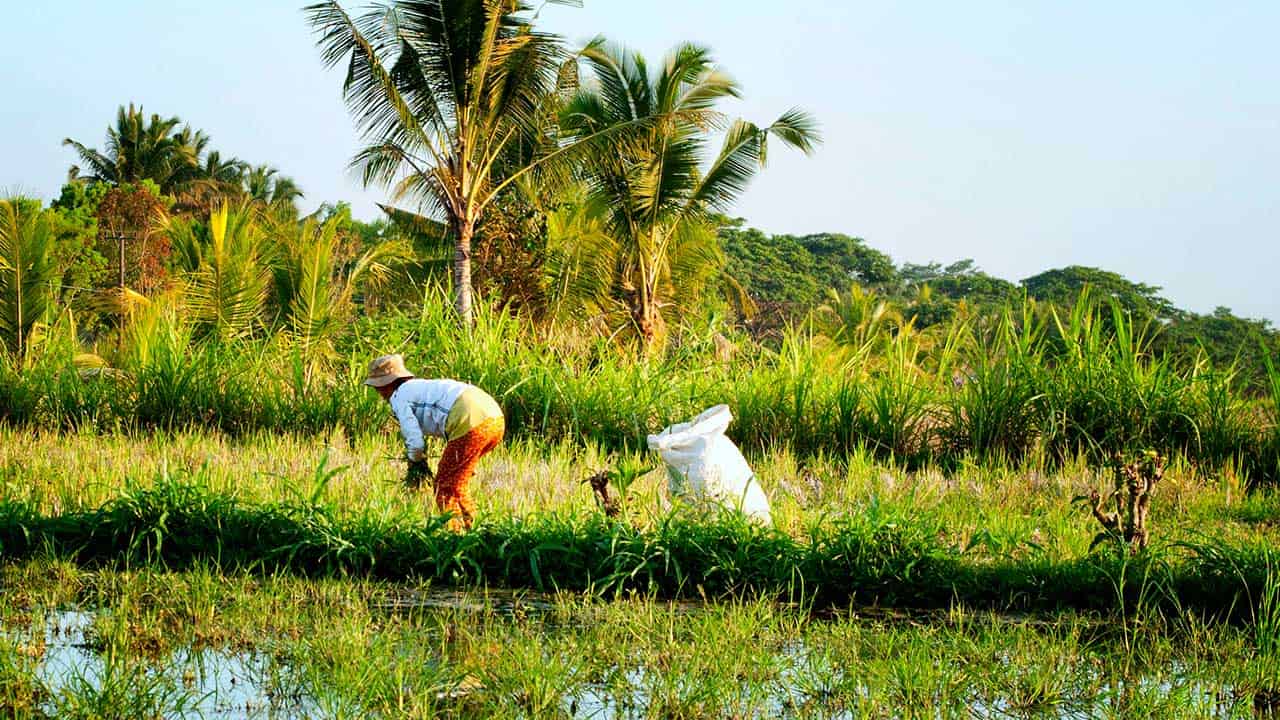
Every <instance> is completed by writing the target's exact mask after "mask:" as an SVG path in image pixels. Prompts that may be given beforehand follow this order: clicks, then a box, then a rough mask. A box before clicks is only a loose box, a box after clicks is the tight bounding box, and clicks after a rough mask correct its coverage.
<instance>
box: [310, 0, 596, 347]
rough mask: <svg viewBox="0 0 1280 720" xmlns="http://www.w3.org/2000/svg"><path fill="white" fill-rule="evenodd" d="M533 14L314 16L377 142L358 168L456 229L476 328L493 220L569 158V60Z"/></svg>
mask: <svg viewBox="0 0 1280 720" xmlns="http://www.w3.org/2000/svg"><path fill="white" fill-rule="evenodd" d="M550 1H551V2H557V3H559V4H578V3H577V1H576V0H550ZM531 10H532V8H531V6H530V5H529V4H527V3H526V2H524V0H433V1H431V2H424V1H422V0H388V1H387V2H382V3H378V4H376V5H374V6H373V7H372V8H371V9H370V10H369V11H367V12H366V13H364V14H362V15H360V16H359V17H352V16H351V15H350V14H349V13H348V12H347V11H346V10H345V9H344V8H343V6H342V4H341V3H339V2H337V0H329V1H327V2H321V3H318V4H315V5H311V6H310V7H308V8H307V13H308V17H309V20H310V23H311V25H312V26H313V27H314V28H315V30H316V32H317V35H318V40H317V44H318V45H319V47H320V48H321V51H322V55H323V58H324V62H325V63H326V64H327V65H330V66H334V65H338V64H340V63H345V64H346V66H347V76H346V82H345V83H344V86H343V93H344V95H345V97H346V99H347V103H348V106H349V107H350V110H351V113H352V115H353V117H354V119H355V122H356V124H357V126H358V127H359V128H360V129H361V131H362V132H363V133H364V135H365V137H366V139H367V141H368V143H369V144H368V146H367V147H365V148H364V149H363V150H361V151H360V152H359V153H358V154H357V155H356V157H355V158H354V159H353V160H352V165H353V167H355V168H357V169H358V171H359V172H360V173H361V174H362V177H363V179H364V182H365V184H366V185H381V186H385V187H388V188H390V189H391V190H392V194H393V197H394V198H395V199H396V200H402V199H411V200H414V201H416V202H418V203H419V205H420V207H419V208H418V209H419V210H421V211H422V214H424V215H427V216H429V217H432V218H435V219H439V220H441V221H443V222H444V223H445V224H446V225H447V226H448V229H449V231H450V234H451V236H452V239H453V243H454V251H453V270H452V275H453V285H454V304H455V307H456V310H457V313H458V316H459V318H460V320H461V321H462V322H463V323H464V324H469V323H470V320H471V306H472V284H471V253H472V241H473V237H474V235H475V232H476V229H477V227H478V226H479V224H480V223H481V221H482V219H483V217H484V214H485V211H486V210H487V209H488V208H489V207H490V206H491V205H492V204H493V203H494V201H495V200H496V199H497V198H499V197H500V196H501V195H502V193H503V191H504V190H506V189H507V188H508V187H509V186H510V184H511V183H513V182H515V181H516V180H517V179H518V178H519V177H521V176H523V175H525V174H528V173H529V172H531V171H532V170H534V169H535V168H539V167H544V166H547V165H548V164H549V161H550V160H551V159H553V158H562V157H565V156H566V155H567V154H568V148H565V147H558V148H554V149H551V147H552V146H550V145H549V144H548V142H547V140H548V138H547V136H546V131H547V130H548V127H549V126H550V125H553V124H554V123H553V122H552V120H553V118H554V107H553V105H552V103H550V102H549V101H550V100H553V99H554V97H555V95H554V93H555V90H556V89H557V87H558V83H559V80H560V79H561V69H562V63H563V60H564V57H565V56H564V52H563V49H562V45H561V43H560V40H559V38H558V37H556V36H554V35H550V34H546V33H542V32H538V31H536V30H535V29H534V27H533V15H532V13H531V12H530V11H531Z"/></svg>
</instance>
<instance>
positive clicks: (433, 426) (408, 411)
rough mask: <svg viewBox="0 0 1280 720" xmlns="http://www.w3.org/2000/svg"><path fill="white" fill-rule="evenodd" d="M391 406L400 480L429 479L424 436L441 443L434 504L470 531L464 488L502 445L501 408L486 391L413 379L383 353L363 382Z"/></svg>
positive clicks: (471, 509) (414, 483)
mask: <svg viewBox="0 0 1280 720" xmlns="http://www.w3.org/2000/svg"><path fill="white" fill-rule="evenodd" d="M364 384H365V385H368V386H370V387H372V388H374V389H375V390H377V391H378V394H379V395H381V396H382V398H383V399H384V400H386V401H387V402H388V403H389V404H390V405H391V412H392V413H394V414H395V416H396V420H398V421H399V422H400V434H401V435H403V436H404V447H405V453H406V455H407V456H408V458H409V472H408V474H407V475H406V476H405V482H406V483H407V484H408V485H409V486H410V487H412V488H414V489H417V488H418V487H420V486H421V483H422V479H423V478H424V477H430V476H431V470H430V467H429V466H428V465H427V459H426V436H428V435H431V436H434V437H438V438H443V439H444V440H445V441H446V444H445V446H444V455H443V456H442V457H441V458H440V466H439V467H438V468H437V470H436V474H435V486H436V487H435V489H436V506H437V507H438V508H439V510H440V512H443V513H450V514H452V515H453V517H452V518H450V520H449V527H450V528H451V529H454V530H457V529H459V528H470V527H471V522H472V518H473V517H474V515H475V505H474V504H472V502H471V493H470V491H469V486H470V484H471V476H472V475H473V474H474V473H475V469H476V464H477V463H478V462H479V461H480V458H482V457H484V456H485V455H487V454H488V453H490V452H492V451H493V449H494V448H496V447H497V446H498V444H499V443H501V442H502V435H503V432H504V430H505V428H506V424H505V420H504V419H503V415H502V408H500V407H498V403H497V402H496V401H495V400H494V399H493V398H492V397H490V396H489V394H488V393H486V392H485V391H483V390H481V389H480V388H478V387H476V386H474V385H468V384H467V383H464V382H459V381H457V380H444V379H441V380H426V379H421V378H416V377H414V376H413V373H411V372H409V371H408V370H407V369H405V366H404V358H403V357H401V356H400V355H383V356H382V357H379V358H377V359H376V360H374V361H373V362H372V363H370V365H369V377H368V379H366V380H365V381H364Z"/></svg>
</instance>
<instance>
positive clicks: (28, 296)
mask: <svg viewBox="0 0 1280 720" xmlns="http://www.w3.org/2000/svg"><path fill="white" fill-rule="evenodd" d="M51 225H52V223H51V222H50V216H49V214H48V213H46V212H45V211H44V210H43V209H42V208H41V207H40V203H39V201H36V200H29V199H27V198H22V197H15V198H8V199H4V200H0V343H2V344H3V346H4V348H5V349H6V350H7V351H9V352H12V353H13V354H14V355H15V356H16V357H17V358H18V359H19V360H20V361H21V360H24V359H25V358H26V356H27V353H28V350H29V343H30V336H31V333H32V331H33V330H34V329H35V328H36V327H37V326H38V324H39V323H41V322H43V321H44V320H46V319H47V317H48V315H49V313H50V312H52V311H53V303H54V299H55V288H54V284H55V282H56V280H57V267H56V266H55V264H54V257H53V253H54V248H55V245H56V240H55V237H54V234H53V230H52V227H51Z"/></svg>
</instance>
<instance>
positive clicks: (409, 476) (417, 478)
mask: <svg viewBox="0 0 1280 720" xmlns="http://www.w3.org/2000/svg"><path fill="white" fill-rule="evenodd" d="M435 479H436V476H435V473H433V472H431V466H430V465H428V464H427V460H426V458H420V459H418V460H410V461H409V470H408V471H407V472H406V473H405V475H404V484H405V485H407V486H408V487H409V489H410V490H418V489H420V488H421V487H422V482H423V481H424V480H425V481H427V482H429V483H431V482H435Z"/></svg>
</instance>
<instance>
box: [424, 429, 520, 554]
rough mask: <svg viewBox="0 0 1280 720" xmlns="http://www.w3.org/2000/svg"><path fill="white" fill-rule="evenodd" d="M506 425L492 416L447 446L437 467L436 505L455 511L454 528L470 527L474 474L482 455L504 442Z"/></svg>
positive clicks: (450, 525) (450, 521) (452, 520)
mask: <svg viewBox="0 0 1280 720" xmlns="http://www.w3.org/2000/svg"><path fill="white" fill-rule="evenodd" d="M505 429H506V423H505V422H504V421H503V419H502V418H501V417H495V418H489V419H488V420H485V421H484V422H482V423H480V424H479V425H477V426H475V427H474V428H472V429H471V431H470V432H468V433H467V434H466V435H463V436H462V437H460V438H458V439H457V440H451V441H449V443H448V444H447V445H445V446H444V455H443V456H442V457H441V458H440V466H439V468H438V469H437V470H436V507H437V508H438V509H439V510H440V512H442V513H446V512H447V513H452V514H453V517H452V518H451V519H450V520H449V527H450V528H451V529H454V530H458V529H460V528H469V527H471V519H472V517H473V516H474V515H475V511H476V507H475V505H474V504H473V503H472V502H471V493H470V491H469V487H470V485H471V476H472V475H474V474H475V471H476V464H477V463H478V462H480V458H482V457H484V456H485V455H487V454H489V453H490V452H492V451H493V449H494V448H496V447H498V443H500V442H502V434H503V432H504V430H505Z"/></svg>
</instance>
